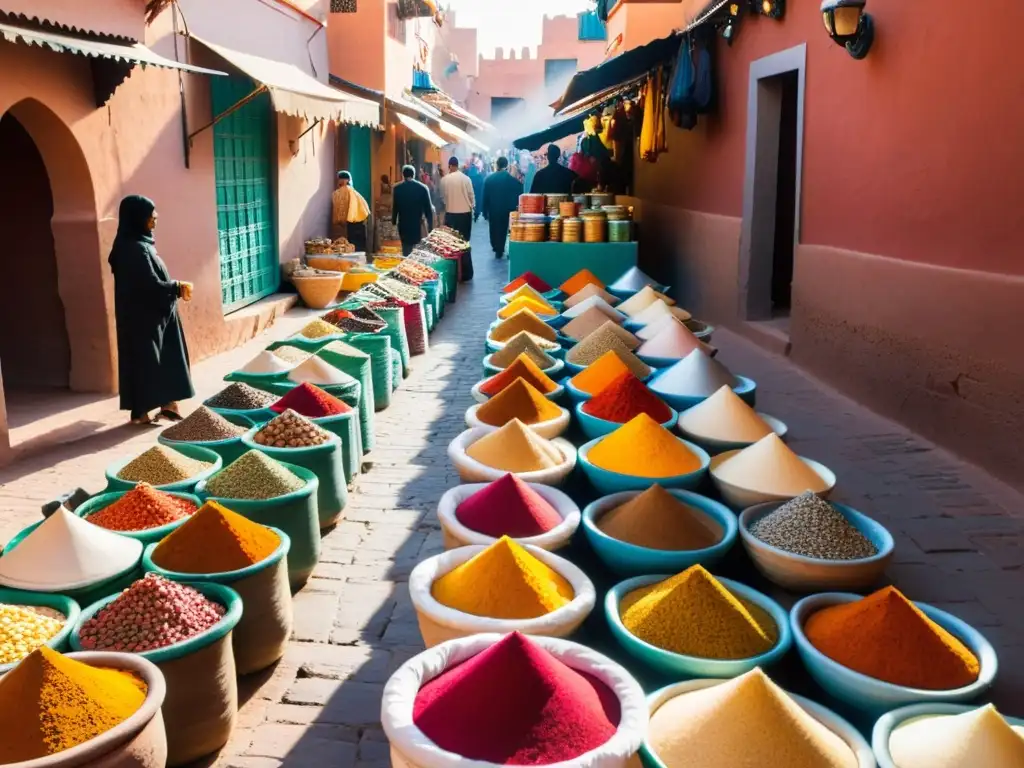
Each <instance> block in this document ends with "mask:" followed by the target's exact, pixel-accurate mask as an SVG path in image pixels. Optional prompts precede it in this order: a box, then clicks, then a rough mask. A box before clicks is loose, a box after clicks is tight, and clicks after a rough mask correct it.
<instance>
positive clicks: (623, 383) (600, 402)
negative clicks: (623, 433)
mask: <svg viewBox="0 0 1024 768" xmlns="http://www.w3.org/2000/svg"><path fill="white" fill-rule="evenodd" d="M582 410H583V412H584V413H585V414H587V415H588V416H594V417H596V418H598V419H604V420H605V421H614V422H615V423H616V424H625V423H626V422H627V421H629V420H630V419H632V418H633V417H635V416H639V415H640V414H641V413H646V414H647V415H648V416H650V417H651V418H652V419H654V420H655V421H656V422H658V423H659V424H664V423H665V422H666V421H668V420H669V419H671V418H672V409H671V408H669V407H668V406H667V405H666V404H665V402H664V401H663V400H662V399H661V398H659V397H658V396H657V395H656V394H654V393H653V392H651V390H649V389H648V388H647V385H646V384H644V383H643V382H642V381H640V379H638V378H637V377H636V376H634V375H633V374H632V373H623V374H622V375H621V376H619V377H618V378H616V379H614V380H613V381H612V382H611V383H610V384H608V386H606V387H605V388H604V389H602V390H601V391H600V392H598V393H597V394H596V395H594V397H593V398H591V399H590V400H588V401H587V402H586V403H585V404H584V405H583V408H582Z"/></svg>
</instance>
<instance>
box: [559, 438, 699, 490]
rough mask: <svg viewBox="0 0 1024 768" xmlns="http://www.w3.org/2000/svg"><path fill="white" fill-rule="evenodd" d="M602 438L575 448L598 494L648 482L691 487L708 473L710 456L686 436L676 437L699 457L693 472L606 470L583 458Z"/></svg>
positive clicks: (640, 487)
mask: <svg viewBox="0 0 1024 768" xmlns="http://www.w3.org/2000/svg"><path fill="white" fill-rule="evenodd" d="M603 439H604V438H601V437H599V438H597V439H596V440H591V441H590V442H588V443H584V444H583V445H581V446H580V448H579V454H578V463H579V465H580V467H582V468H583V473H584V474H585V475H586V476H587V479H588V480H589V481H590V484H591V485H593V486H594V488H596V489H597V490H598V492H600V493H601V494H605V495H607V494H611V493H618V492H620V491H643V490H646V489H647V488H650V487H651V486H652V485H655V484H657V485H660V486H661V487H662V488H684V489H687V490H692V489H694V488H696V487H697V486H699V485H700V484H701V482H702V481H703V480H704V477H705V476H706V475H707V473H708V467H709V466H710V464H711V457H710V456H709V455H708V454H707V452H706V451H705V450H704V449H703V448H701V447H700V446H699V445H694V444H693V443H691V442H689V441H688V440H683V439H682V438H681V437H677V438H676V439H677V440H679V442H681V443H682V444H683V445H685V446H686V447H687V448H688V449H689V450H690V451H691V452H693V453H694V454H695V455H696V456H697V458H698V459H700V467H699V468H698V469H695V470H694V471H693V472H687V473H685V474H682V475H675V476H672V477H640V476H637V475H624V474H621V473H619V472H610V471H609V470H607V469H602V468H601V467H598V466H596V465H594V464H592V463H591V462H590V461H589V459H588V458H587V456H588V454H589V453H590V450H591V449H592V448H593V447H594V446H595V445H597V443H598V442H600V441H601V440H603Z"/></svg>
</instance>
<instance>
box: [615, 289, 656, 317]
mask: <svg viewBox="0 0 1024 768" xmlns="http://www.w3.org/2000/svg"><path fill="white" fill-rule="evenodd" d="M656 301H658V292H657V291H655V290H654V289H653V288H651V286H647V287H646V288H641V289H640V290H639V291H637V292H636V293H634V294H633V295H632V296H630V297H629V298H628V299H626V300H625V301H624V302H622V303H621V304H619V305H618V307H619V311H620V312H625V313H626V314H627V315H629V316H630V317H636V316H637V315H639V314H640V313H641V312H643V311H644V310H645V309H647V308H648V307H649V306H651V304H653V303H654V302H656Z"/></svg>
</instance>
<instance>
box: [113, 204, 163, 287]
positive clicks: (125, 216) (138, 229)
mask: <svg viewBox="0 0 1024 768" xmlns="http://www.w3.org/2000/svg"><path fill="white" fill-rule="evenodd" d="M155 210H156V204H155V203H154V202H153V201H152V200H150V199H149V198H148V197H143V196H142V195H128V197H126V198H124V199H123V200H122V201H121V205H120V207H119V208H118V209H117V237H115V238H114V246H113V248H111V250H110V258H109V259H107V263H108V264H110V268H111V269H112V270H114V271H117V262H118V261H120V260H121V259H122V258H124V256H125V255H126V254H135V253H138V251H139V248H138V246H139V245H142V246H144V247H145V246H152V245H153V230H151V229H150V228H149V219H150V217H151V216H152V215H153V211H155Z"/></svg>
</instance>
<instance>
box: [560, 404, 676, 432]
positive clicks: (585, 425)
mask: <svg viewBox="0 0 1024 768" xmlns="http://www.w3.org/2000/svg"><path fill="white" fill-rule="evenodd" d="M585 402H586V401H583V402H580V403H578V404H577V405H576V407H575V408H574V409H573V411H574V413H575V414H576V421H577V422H578V423H579V425H580V429H582V430H583V434H584V435H585V436H586V438H587V439H588V440H594V439H595V438H598V437H604V436H605V435H610V434H611V433H612V432H614V431H615V430H616V429H618V428H619V427H621V426H622V425H621V424H619V423H618V422H615V421H608V420H607V419H599V418H597V417H596V416H591V415H590V414H589V413H585V412H584V410H583V404H584V403H585ZM669 410H672V409H671V408H670V409H669ZM678 420H679V414H678V413H676V412H675V411H672V417H671V418H670V419H669V420H668V421H663V422H662V423H661V426H663V427H664V428H665V429H674V428H675V426H676V422H677V421H678Z"/></svg>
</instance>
